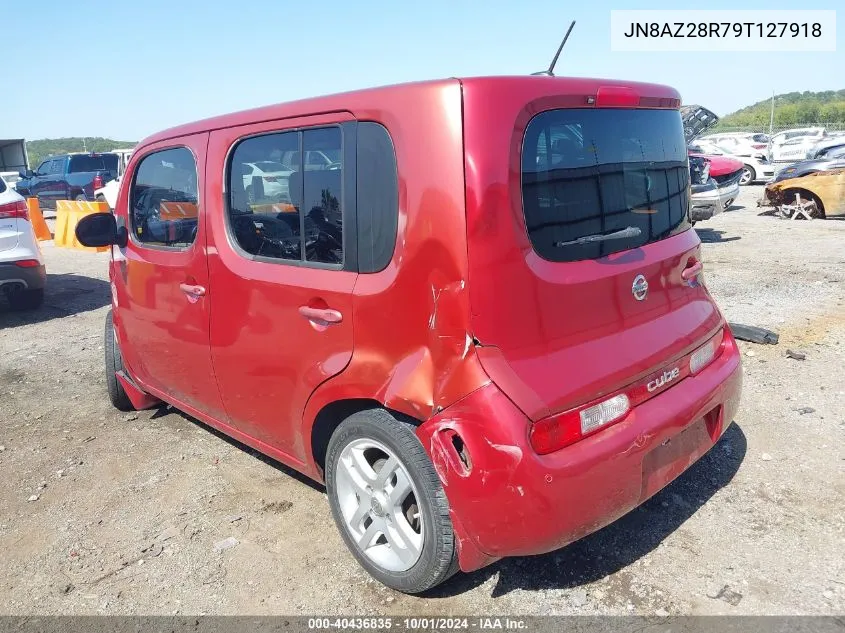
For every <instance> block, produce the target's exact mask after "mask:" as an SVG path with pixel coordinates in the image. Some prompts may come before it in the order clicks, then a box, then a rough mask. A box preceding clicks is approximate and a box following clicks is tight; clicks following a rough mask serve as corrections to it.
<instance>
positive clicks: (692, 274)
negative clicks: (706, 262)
mask: <svg viewBox="0 0 845 633" xmlns="http://www.w3.org/2000/svg"><path fill="white" fill-rule="evenodd" d="M703 269H704V266H702V265H701V262H695V263H694V264H692V265H691V266H687V267H686V268H684V271H683V272H682V273H681V279H683V280H684V281H692V280H693V279H695V278H696V277H698V276H699V275H700V274H701V271H702V270H703Z"/></svg>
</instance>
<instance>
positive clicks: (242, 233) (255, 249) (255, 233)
mask: <svg viewBox="0 0 845 633" xmlns="http://www.w3.org/2000/svg"><path fill="white" fill-rule="evenodd" d="M299 137H300V134H299V132H282V133H279V134H266V135H264V136H255V137H252V138H248V139H246V140H244V141H241V142H240V143H239V144H238V145H237V147H236V148H235V151H234V152H233V153H232V158H231V160H230V162H229V182H228V186H227V196H228V205H227V206H228V213H229V226H230V227H231V231H232V233H233V236H234V239H235V241H236V242H237V244H238V246H240V247H241V249H243V250H244V251H246V252H247V253H249V254H250V255H256V256H260V257H272V258H274V259H291V260H301V259H302V227H301V222H300V214H299V208H300V206H301V199H302V185H301V183H302V172H301V171H300V170H299V169H298V168H297V167H296V166H295V165H292V164H287V165H285V166H284V167H285V168H284V170H283V171H281V172H273V173H264V172H262V170H261V169H260V168H256V163H259V164H260V163H263V162H266V161H272V162H282V161H281V159H282V157H284V156H286V155H287V156H289V155H291V154H292V153H293V152H297V153H299V142H300V139H299Z"/></svg>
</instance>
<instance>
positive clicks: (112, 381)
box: [103, 310, 135, 411]
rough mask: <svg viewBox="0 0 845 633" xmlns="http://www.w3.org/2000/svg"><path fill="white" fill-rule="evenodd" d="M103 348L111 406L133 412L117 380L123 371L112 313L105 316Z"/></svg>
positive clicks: (124, 391)
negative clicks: (119, 373)
mask: <svg viewBox="0 0 845 633" xmlns="http://www.w3.org/2000/svg"><path fill="white" fill-rule="evenodd" d="M103 348H104V349H105V350H106V358H105V361H106V387H107V388H108V391H109V400H111V403H112V405H114V407H115V408H116V409H118V410H120V411H133V410H134V409H135V407H133V406H132V401H131V400H130V399H129V396H128V395H127V394H126V390H125V389H124V388H123V385H121V384H120V381H119V380H118V379H117V375H116V374H117V372H119V371H123V356H122V355H121V354H120V347H118V345H117V341H116V340H115V336H114V322H113V320H112V311H111V310H109V311H108V314H106V328H105V332H104V333H103Z"/></svg>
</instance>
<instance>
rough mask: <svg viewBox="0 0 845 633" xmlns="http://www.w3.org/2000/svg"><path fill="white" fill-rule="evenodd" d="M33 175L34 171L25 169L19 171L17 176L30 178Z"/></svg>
mask: <svg viewBox="0 0 845 633" xmlns="http://www.w3.org/2000/svg"><path fill="white" fill-rule="evenodd" d="M34 175H35V172H34V171H32V170H31V169H25V170H24V171H19V172H18V176H20V177H21V178H32V177H33V176H34Z"/></svg>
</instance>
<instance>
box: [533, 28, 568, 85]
mask: <svg viewBox="0 0 845 633" xmlns="http://www.w3.org/2000/svg"><path fill="white" fill-rule="evenodd" d="M574 26H575V20H572V24H570V25H569V28H568V29H567V31H566V35H564V36H563V41H562V42H561V43H560V46H558V49H557V53H555V56H554V58H553V59H552V63H551V64H549V69H548V70H541V71H539V72H536V73H531V74H532V75H546V76H548V77H554V76H555V74H554V69H555V64H557V58H558V57H560V52H561V51H562V50H563V47H564V46H565V45H566V40H568V39H569V34H570V33H572V27H574Z"/></svg>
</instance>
